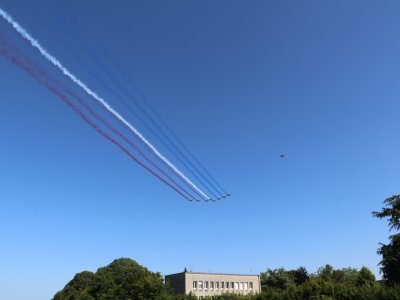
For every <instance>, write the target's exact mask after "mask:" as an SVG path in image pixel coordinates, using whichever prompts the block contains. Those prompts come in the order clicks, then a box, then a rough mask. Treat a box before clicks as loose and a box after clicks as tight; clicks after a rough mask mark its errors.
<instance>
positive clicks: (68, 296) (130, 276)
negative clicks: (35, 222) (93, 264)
mask: <svg viewBox="0 0 400 300" xmlns="http://www.w3.org/2000/svg"><path fill="white" fill-rule="evenodd" d="M164 295H166V296H167V295H168V293H167V291H166V288H165V287H164V283H163V278H162V276H161V275H160V274H159V273H153V272H150V271H149V270H147V269H146V268H145V267H143V266H141V265H139V264H138V263H137V262H135V261H134V260H131V259H129V258H120V259H116V260H114V261H113V262H112V263H111V264H109V265H108V266H106V267H103V268H99V269H98V270H97V272H96V273H92V272H87V271H85V272H81V273H78V274H76V275H75V277H74V278H73V279H72V280H71V281H70V282H69V283H67V285H66V286H65V287H64V289H63V290H61V291H59V292H58V293H57V294H56V295H55V296H54V298H53V300H75V299H79V300H80V299H82V300H89V299H101V300H108V299H110V300H111V299H121V300H123V299H132V300H133V299H143V300H148V299H162V297H164Z"/></svg>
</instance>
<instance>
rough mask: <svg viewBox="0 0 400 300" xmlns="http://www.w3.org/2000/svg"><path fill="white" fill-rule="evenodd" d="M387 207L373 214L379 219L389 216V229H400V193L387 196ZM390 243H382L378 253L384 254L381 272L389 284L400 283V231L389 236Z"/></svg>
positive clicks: (385, 203) (385, 202)
mask: <svg viewBox="0 0 400 300" xmlns="http://www.w3.org/2000/svg"><path fill="white" fill-rule="evenodd" d="M383 203H384V205H385V207H383V208H382V209H381V211H379V212H377V211H374V212H372V214H373V216H374V217H376V218H379V219H383V218H385V219H386V218H387V219H388V222H389V231H391V230H396V231H399V230H400V195H394V196H392V197H390V198H387V199H386V200H385V201H384V202H383ZM389 241H390V242H389V244H387V245H385V244H382V243H381V244H380V245H381V247H380V248H379V249H378V254H380V255H382V261H381V262H380V265H381V272H382V274H383V279H384V280H385V281H386V283H387V284H388V285H394V284H396V283H400V233H396V234H394V235H391V236H389Z"/></svg>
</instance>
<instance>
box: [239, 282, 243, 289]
mask: <svg viewBox="0 0 400 300" xmlns="http://www.w3.org/2000/svg"><path fill="white" fill-rule="evenodd" d="M239 290H243V282H240V283H239Z"/></svg>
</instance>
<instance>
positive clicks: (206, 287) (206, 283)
mask: <svg viewBox="0 0 400 300" xmlns="http://www.w3.org/2000/svg"><path fill="white" fill-rule="evenodd" d="M204 289H205V290H208V281H204Z"/></svg>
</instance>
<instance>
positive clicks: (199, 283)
mask: <svg viewBox="0 0 400 300" xmlns="http://www.w3.org/2000/svg"><path fill="white" fill-rule="evenodd" d="M198 287H199V290H202V289H203V281H199V282H198Z"/></svg>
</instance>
